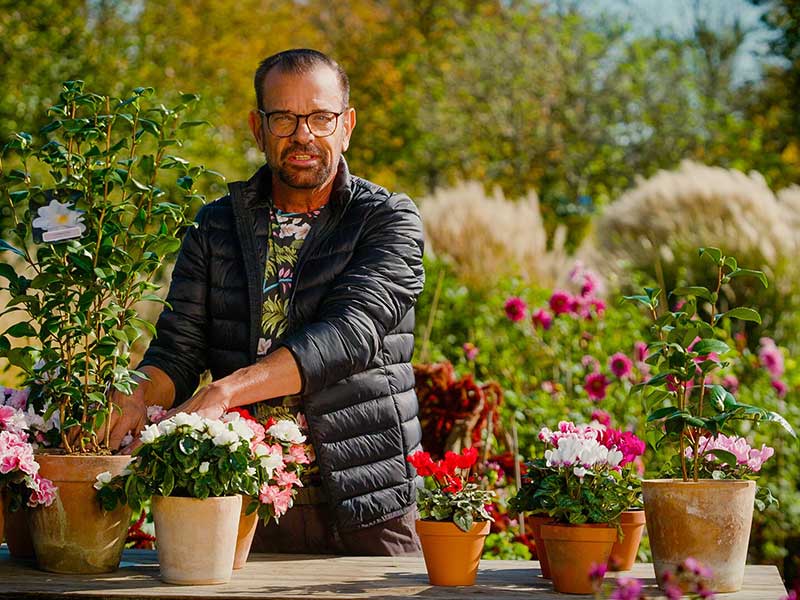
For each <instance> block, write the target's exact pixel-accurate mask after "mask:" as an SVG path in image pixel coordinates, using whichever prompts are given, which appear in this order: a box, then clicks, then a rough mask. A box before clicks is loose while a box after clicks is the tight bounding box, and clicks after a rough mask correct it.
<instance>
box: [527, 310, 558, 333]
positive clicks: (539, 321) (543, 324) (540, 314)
mask: <svg viewBox="0 0 800 600" xmlns="http://www.w3.org/2000/svg"><path fill="white" fill-rule="evenodd" d="M531 323H533V326H534V327H537V328H541V329H545V330H547V329H550V327H551V326H552V324H553V315H551V314H550V313H549V312H547V311H546V310H545V309H543V308H539V309H537V310H535V311H534V312H533V314H532V315H531Z"/></svg>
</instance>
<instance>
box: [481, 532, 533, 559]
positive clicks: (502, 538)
mask: <svg viewBox="0 0 800 600" xmlns="http://www.w3.org/2000/svg"><path fill="white" fill-rule="evenodd" d="M481 558H482V559H483V560H531V558H532V555H531V551H530V549H529V548H528V547H527V546H526V545H525V544H523V543H522V542H518V541H516V540H514V536H513V535H512V533H511V532H510V531H508V530H506V531H500V532H497V533H490V534H489V535H488V536H487V537H486V542H485V543H484V544H483V554H482V555H481Z"/></svg>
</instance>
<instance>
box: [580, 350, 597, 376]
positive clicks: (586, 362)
mask: <svg viewBox="0 0 800 600" xmlns="http://www.w3.org/2000/svg"><path fill="white" fill-rule="evenodd" d="M581 364H582V365H583V366H584V367H585V368H587V369H591V370H592V371H593V372H594V371H599V370H600V361H599V360H597V359H596V358H595V357H594V356H591V355H590V354H584V355H583V357H582V358H581Z"/></svg>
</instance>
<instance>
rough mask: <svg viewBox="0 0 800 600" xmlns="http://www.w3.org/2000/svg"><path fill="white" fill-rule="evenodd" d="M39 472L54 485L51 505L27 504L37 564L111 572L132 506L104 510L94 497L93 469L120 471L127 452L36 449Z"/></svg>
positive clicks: (58, 570) (95, 472) (48, 567)
mask: <svg viewBox="0 0 800 600" xmlns="http://www.w3.org/2000/svg"><path fill="white" fill-rule="evenodd" d="M36 460H37V462H38V463H39V473H40V474H41V475H42V477H46V478H47V479H50V480H51V481H52V482H53V483H54V484H55V485H56V486H57V487H58V491H57V493H56V500H55V502H53V504H51V505H50V506H39V507H37V508H33V509H30V513H29V515H30V520H29V522H30V530H31V538H32V540H33V547H34V550H35V552H36V561H37V563H38V565H39V568H41V569H44V570H45V571H52V572H54V573H110V572H112V571H115V570H117V568H118V567H119V561H120V558H121V557H122V550H123V548H124V547H125V538H126V536H127V533H128V526H129V525H130V520H131V509H130V508H129V507H128V506H122V505H118V506H117V508H115V509H114V510H112V511H111V512H106V511H105V510H103V509H102V507H101V506H100V503H99V502H98V501H97V490H95V489H94V484H95V481H96V478H97V475H98V474H100V473H102V472H104V471H109V472H110V473H111V474H112V475H119V474H120V473H121V472H122V471H123V469H125V467H126V466H127V465H128V463H129V462H130V460H131V457H130V456H95V455H66V454H60V455H59V454H38V455H37V456H36Z"/></svg>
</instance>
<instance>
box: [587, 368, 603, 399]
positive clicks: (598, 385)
mask: <svg viewBox="0 0 800 600" xmlns="http://www.w3.org/2000/svg"><path fill="white" fill-rule="evenodd" d="M607 387H608V379H606V376H605V375H603V374H602V373H589V374H588V375H587V376H586V380H585V381H584V388H586V393H587V394H588V395H589V398H590V399H591V400H594V401H595V402H599V401H600V400H602V399H603V398H605V397H606V388H607Z"/></svg>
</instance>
